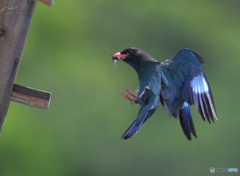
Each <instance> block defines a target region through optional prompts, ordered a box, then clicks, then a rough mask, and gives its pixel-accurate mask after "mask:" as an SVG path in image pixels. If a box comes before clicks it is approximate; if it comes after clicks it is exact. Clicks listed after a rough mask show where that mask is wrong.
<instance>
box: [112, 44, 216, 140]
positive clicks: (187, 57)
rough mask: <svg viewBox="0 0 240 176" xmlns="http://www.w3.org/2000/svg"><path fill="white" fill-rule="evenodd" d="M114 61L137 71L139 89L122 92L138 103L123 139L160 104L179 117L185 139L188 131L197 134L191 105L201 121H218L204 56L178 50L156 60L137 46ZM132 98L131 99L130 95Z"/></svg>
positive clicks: (189, 137) (119, 53) (133, 133)
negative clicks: (135, 112)
mask: <svg viewBox="0 0 240 176" xmlns="http://www.w3.org/2000/svg"><path fill="white" fill-rule="evenodd" d="M112 60H113V61H114V65H115V66H116V62H117V61H123V62H126V63H127V64H129V65H130V66H131V67H133V68H134V70H135V71H136V72H137V74H138V80H139V90H138V93H137V94H135V93H132V92H131V91H130V90H129V89H127V88H126V91H127V92H128V94H129V95H128V94H125V93H123V92H122V93H121V95H122V96H123V97H124V98H127V99H128V100H130V103H131V104H139V105H140V109H139V111H138V114H137V118H136V120H135V121H134V122H133V123H132V124H131V125H130V127H129V128H128V129H127V130H126V132H125V133H124V134H123V135H122V139H128V138H131V137H132V136H134V135H135V134H136V133H137V132H138V131H139V130H140V127H141V126H142V124H143V123H144V122H146V120H148V119H149V118H150V117H151V116H152V115H153V113H154V112H155V111H156V109H157V108H158V106H159V103H160V104H161V105H162V106H163V107H164V109H165V110H166V111H167V113H168V115H169V116H173V117H174V118H179V120H180V124H181V127H182V130H183V132H184V134H185V136H186V137H187V139H188V140H191V134H192V135H193V136H194V137H197V134H196V131H195V128H194V124H193V120H192V115H191V111H190V106H191V105H195V107H196V108H197V110H198V112H199V114H200V115H201V117H202V119H203V120H204V121H207V122H208V123H211V121H212V122H214V117H215V119H216V120H218V117H217V113H216V110H215V105H214V101H213V97H212V93H211V89H210V86H209V83H208V81H207V77H206V75H205V73H204V71H203V68H202V65H205V62H204V60H203V58H202V57H201V56H200V55H199V54H198V53H196V52H195V51H192V50H190V49H181V50H179V51H178V53H177V54H176V55H175V56H174V57H173V58H172V59H170V60H166V61H164V62H159V61H157V60H155V59H154V58H153V57H151V56H150V55H149V54H147V53H146V52H144V51H143V50H141V49H139V48H127V49H124V50H122V51H120V52H117V53H116V54H114V55H113V56H112ZM130 96H131V97H132V98H131V97H130Z"/></svg>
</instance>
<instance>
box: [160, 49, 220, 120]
mask: <svg viewBox="0 0 240 176" xmlns="http://www.w3.org/2000/svg"><path fill="white" fill-rule="evenodd" d="M202 64H205V63H204V60H203V59H202V57H201V56H200V55H199V54H197V53H196V52H194V51H192V50H189V49H181V50H180V51H179V52H178V53H177V54H176V55H175V56H174V57H173V58H172V59H171V60H167V61H165V62H164V63H162V64H161V65H162V69H161V70H162V80H163V81H162V89H161V94H160V101H161V103H162V105H163V106H164V107H165V108H166V109H167V111H168V114H169V115H172V116H174V117H178V115H179V111H180V110H181V109H183V104H184V102H187V103H188V104H189V105H192V104H193V105H195V106H196V108H197V110H198V112H199V113H200V115H201V116H202V118H203V120H204V121H205V120H207V121H208V122H209V123H211V121H213V122H214V119H213V116H214V117H215V118H216V119H217V120H218V118H217V114H216V110H215V106H214V101H213V97H212V93H211V89H210V86H209V83H208V81H207V77H206V75H205V74H204V71H203V69H202Z"/></svg>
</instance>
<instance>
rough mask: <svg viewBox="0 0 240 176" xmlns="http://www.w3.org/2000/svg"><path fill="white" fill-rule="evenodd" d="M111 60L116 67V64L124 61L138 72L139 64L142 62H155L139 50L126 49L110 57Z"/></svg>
mask: <svg viewBox="0 0 240 176" xmlns="http://www.w3.org/2000/svg"><path fill="white" fill-rule="evenodd" d="M112 60H113V61H114V66H115V67H116V62H117V61H118V60H119V61H124V62H126V63H128V64H129V65H131V66H132V67H133V68H134V69H135V70H136V71H138V70H139V68H140V66H141V64H144V62H145V63H146V62H157V61H156V60H155V59H153V58H152V57H151V56H150V55H148V54H147V53H145V52H144V51H142V50H141V49H139V48H127V49H124V50H122V51H120V52H117V53H116V54H114V55H113V56H112Z"/></svg>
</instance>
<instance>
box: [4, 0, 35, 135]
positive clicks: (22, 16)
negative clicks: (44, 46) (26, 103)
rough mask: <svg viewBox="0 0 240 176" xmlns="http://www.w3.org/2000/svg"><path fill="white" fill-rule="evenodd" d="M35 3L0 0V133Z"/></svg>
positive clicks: (33, 1)
mask: <svg viewBox="0 0 240 176" xmlns="http://www.w3.org/2000/svg"><path fill="white" fill-rule="evenodd" d="M36 2H37V1H36V0H1V3H0V31H1V32H0V133H1V130H2V126H3V122H4V119H5V116H6V114H7V110H8V106H9V102H10V96H11V93H12V89H13V84H14V81H15V78H16V74H17V71H18V67H19V64H20V61H21V56H22V51H23V48H24V44H25V41H26V37H27V34H28V30H29V26H30V23H31V20H32V15H33V12H34V9H35V6H36Z"/></svg>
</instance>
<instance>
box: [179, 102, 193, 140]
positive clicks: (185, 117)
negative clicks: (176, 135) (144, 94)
mask: <svg viewBox="0 0 240 176" xmlns="http://www.w3.org/2000/svg"><path fill="white" fill-rule="evenodd" d="M179 120H180V124H181V126H182V130H183V132H184V134H185V136H186V137H187V138H188V140H191V133H192V134H193V136H194V137H197V134H196V131H195V128H194V125H193V120H192V115H191V111H190V108H189V105H188V103H187V102H184V108H183V109H181V110H180V113H179Z"/></svg>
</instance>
